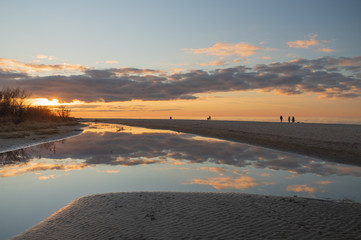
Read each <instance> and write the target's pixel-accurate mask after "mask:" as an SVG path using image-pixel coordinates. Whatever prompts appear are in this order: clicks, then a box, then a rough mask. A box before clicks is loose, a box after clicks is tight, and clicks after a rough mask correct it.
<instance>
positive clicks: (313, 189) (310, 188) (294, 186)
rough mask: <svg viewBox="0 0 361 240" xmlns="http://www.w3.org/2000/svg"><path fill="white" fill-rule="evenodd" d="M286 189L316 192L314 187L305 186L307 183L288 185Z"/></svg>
mask: <svg viewBox="0 0 361 240" xmlns="http://www.w3.org/2000/svg"><path fill="white" fill-rule="evenodd" d="M286 190H287V191H292V192H307V193H310V194H312V193H314V192H316V188H312V187H309V186H307V184H302V185H290V186H288V187H287V189H286Z"/></svg>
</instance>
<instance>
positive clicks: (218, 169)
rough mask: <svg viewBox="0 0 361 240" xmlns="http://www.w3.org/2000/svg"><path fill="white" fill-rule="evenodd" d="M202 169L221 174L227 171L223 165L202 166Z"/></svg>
mask: <svg viewBox="0 0 361 240" xmlns="http://www.w3.org/2000/svg"><path fill="white" fill-rule="evenodd" d="M200 169H201V170H207V171H210V172H216V173H221V174H223V173H224V172H225V171H226V169H225V168H222V167H201V168H200Z"/></svg>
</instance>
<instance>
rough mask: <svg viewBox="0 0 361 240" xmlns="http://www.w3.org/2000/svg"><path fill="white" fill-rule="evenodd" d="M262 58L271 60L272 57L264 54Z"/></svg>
mask: <svg viewBox="0 0 361 240" xmlns="http://www.w3.org/2000/svg"><path fill="white" fill-rule="evenodd" d="M261 58H262V59H263V60H270V59H271V57H270V56H262V57H261Z"/></svg>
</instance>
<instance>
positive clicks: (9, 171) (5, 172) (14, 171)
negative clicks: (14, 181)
mask: <svg viewBox="0 0 361 240" xmlns="http://www.w3.org/2000/svg"><path fill="white" fill-rule="evenodd" d="M87 167H89V166H88V165H87V164H85V163H81V164H51V163H33V162H29V163H26V164H22V165H16V166H7V167H5V168H3V169H2V170H0V177H15V176H18V175H22V174H25V173H28V172H38V171H46V170H63V171H70V170H81V169H84V168H87ZM41 180H45V179H41Z"/></svg>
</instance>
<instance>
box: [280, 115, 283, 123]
mask: <svg viewBox="0 0 361 240" xmlns="http://www.w3.org/2000/svg"><path fill="white" fill-rule="evenodd" d="M280 120H281V123H282V120H283V117H282V115H281V116H280Z"/></svg>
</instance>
